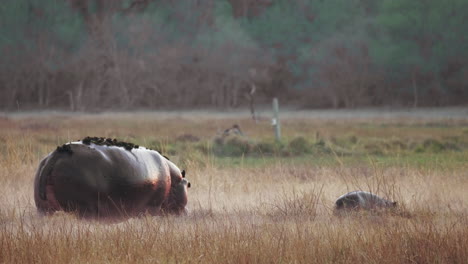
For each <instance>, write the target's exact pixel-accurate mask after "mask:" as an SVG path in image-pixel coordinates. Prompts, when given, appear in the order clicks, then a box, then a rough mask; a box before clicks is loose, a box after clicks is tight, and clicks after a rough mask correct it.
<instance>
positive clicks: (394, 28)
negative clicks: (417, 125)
mask: <svg viewBox="0 0 468 264" xmlns="http://www.w3.org/2000/svg"><path fill="white" fill-rule="evenodd" d="M467 14H468V2H467V1H463V0H449V1H443V2H441V1H437V0H421V1H404V0H385V1H382V2H381V7H380V14H379V16H378V18H377V23H378V27H379V28H380V29H381V32H380V33H381V34H380V35H379V36H380V38H379V39H378V40H379V43H374V45H373V53H372V54H373V56H374V57H375V58H376V59H377V61H378V62H380V63H382V64H383V65H385V67H387V69H389V70H390V69H392V70H393V69H397V70H398V71H399V72H402V74H403V75H406V76H408V75H409V76H408V78H409V79H410V80H411V85H412V90H413V99H414V100H413V106H414V107H416V106H418V103H419V98H420V96H421V95H424V94H425V93H427V90H428V88H429V86H430V84H431V83H432V84H433V88H434V89H435V90H437V92H438V93H439V95H440V93H443V91H444V87H443V82H442V79H441V77H442V76H441V72H442V69H443V68H444V67H445V66H446V65H447V64H448V63H450V61H453V60H457V57H458V58H460V56H462V58H463V59H462V60H463V61H464V62H463V63H462V64H463V65H464V66H463V67H466V66H467V65H466V62H467V60H466V59H467V57H466V54H467V52H466V50H467V49H468V39H467V35H466V27H465V25H466V23H467V22H468V21H467V19H468V16H467ZM463 67H459V68H460V69H459V70H461V68H463ZM433 99H436V98H433Z"/></svg>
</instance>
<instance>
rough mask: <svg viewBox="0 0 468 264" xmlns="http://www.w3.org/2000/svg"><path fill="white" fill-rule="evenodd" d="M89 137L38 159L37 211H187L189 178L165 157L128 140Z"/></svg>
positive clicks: (119, 213) (97, 214) (118, 213)
mask: <svg viewBox="0 0 468 264" xmlns="http://www.w3.org/2000/svg"><path fill="white" fill-rule="evenodd" d="M87 139H89V138H86V139H83V141H77V142H71V143H68V144H65V145H63V146H61V147H58V148H57V150H55V151H53V152H52V153H50V154H49V155H48V156H47V157H45V158H44V159H43V160H42V161H41V163H40V164H39V168H38V170H37V173H36V176H35V180H34V200H35V203H36V207H37V209H38V211H39V212H40V213H53V212H55V211H60V210H63V211H76V212H77V213H78V214H79V215H80V216H82V217H97V218H100V217H103V218H107V217H124V218H125V217H130V216H134V215H139V214H143V213H149V214H152V215H157V214H160V213H163V212H164V213H175V214H180V213H184V212H185V210H186V209H185V206H186V205H187V188H189V187H190V183H189V182H188V181H187V180H186V179H185V178H184V177H185V172H184V171H180V169H179V168H178V167H177V166H176V165H174V164H173V163H172V162H171V161H169V160H168V159H167V158H166V157H164V156H162V155H161V154H160V153H158V152H157V151H154V150H149V149H146V148H143V147H139V146H136V145H133V144H131V143H125V144H127V145H123V144H120V143H122V142H117V141H115V140H114V141H111V140H110V139H107V140H108V141H107V143H106V141H105V140H106V139H103V138H92V139H98V140H87ZM103 140H104V141H103ZM109 140H110V141H109ZM103 142H104V143H105V144H103ZM115 143H117V144H115Z"/></svg>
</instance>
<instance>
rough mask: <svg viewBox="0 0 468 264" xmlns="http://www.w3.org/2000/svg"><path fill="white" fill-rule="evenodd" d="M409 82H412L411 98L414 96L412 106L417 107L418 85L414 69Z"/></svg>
mask: <svg viewBox="0 0 468 264" xmlns="http://www.w3.org/2000/svg"><path fill="white" fill-rule="evenodd" d="M411 82H412V84H413V98H414V101H413V107H414V108H417V107H418V86H417V84H416V74H415V72H414V71H413V72H412V74H411Z"/></svg>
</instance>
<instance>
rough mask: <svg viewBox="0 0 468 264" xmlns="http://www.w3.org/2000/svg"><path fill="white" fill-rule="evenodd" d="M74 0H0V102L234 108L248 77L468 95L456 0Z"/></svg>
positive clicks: (309, 92) (439, 96) (342, 99)
mask: <svg viewBox="0 0 468 264" xmlns="http://www.w3.org/2000/svg"><path fill="white" fill-rule="evenodd" d="M71 2H75V1H61V0H44V1H30V0H5V1H3V2H2V5H1V6H0V28H1V34H0V53H1V57H2V61H1V62H0V105H1V106H2V107H5V108H10V109H13V108H15V107H16V108H18V105H20V106H22V105H30V106H31V107H39V108H45V107H55V108H66V109H71V110H72V111H74V110H76V109H78V110H89V109H92V108H113V107H127V108H155V107H179V106H184V107H190V106H195V105H196V106H212V105H216V106H221V107H226V106H227V107H236V106H237V105H239V104H246V102H245V93H246V92H245V91H244V90H245V89H248V87H249V84H250V82H255V83H256V84H257V87H258V91H257V94H256V96H258V97H261V100H259V101H263V102H269V101H270V100H271V97H273V96H278V95H279V96H281V97H282V98H281V100H282V102H284V103H295V104H297V103H300V104H305V105H307V106H314V107H317V106H320V107H323V106H324V107H329V106H333V107H357V106H367V105H381V104H393V103H395V104H400V105H401V104H403V105H408V104H412V105H414V106H418V105H420V104H426V105H446V104H457V103H464V102H466V101H467V99H468V79H467V78H466V73H467V71H468V52H467V51H468V37H467V34H466V25H467V23H468V18H467V16H466V14H467V13H468V1H465V0H448V1H437V0H424V1H406V0H383V1H377V2H376V1H368V0H365V1H364V0H330V1H322V0H306V1H299V0H296V1H287V0H274V1H258V2H257V1H251V5H246V6H245V7H243V8H245V9H249V10H245V14H244V15H240V16H239V15H235V14H234V13H235V11H234V7H233V6H232V3H235V2H233V1H227V0H217V1H149V2H150V3H149V4H148V5H146V6H144V7H142V8H139V9H135V10H131V11H129V12H126V11H122V10H126V9H128V8H129V7H130V6H131V2H135V1H101V2H102V3H104V2H108V3H105V4H104V8H105V10H104V12H102V14H101V13H100V12H99V10H97V9H98V8H97V4H96V3H98V1H94V0H89V1H81V2H82V3H87V5H88V7H89V10H88V11H89V13H90V16H89V17H86V16H85V15H83V14H82V12H81V11H80V9H79V8H77V7H76V6H73V5H72V4H71ZM78 2H79V1H78ZM260 2H262V3H263V2H265V3H263V4H262V3H260ZM266 2H268V3H266ZM252 72H255V74H253V73H252ZM259 73H260V74H259ZM254 75H255V76H254ZM26 77H27V78H26ZM193 87H196V88H197V91H198V92H193V91H192V90H194V89H192V88H193ZM205 87H208V88H205ZM293 88H296V89H293ZM242 89H244V90H242ZM95 91H98V92H97V93H94V92H95ZM231 91H233V92H231ZM298 94H300V95H303V96H301V97H300V98H301V99H300V100H299V101H298V100H297V98H298V97H297V96H296V95H298ZM346 147H347V146H346ZM267 148H268V147H267Z"/></svg>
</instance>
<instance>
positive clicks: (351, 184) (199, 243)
mask: <svg viewBox="0 0 468 264" xmlns="http://www.w3.org/2000/svg"><path fill="white" fill-rule="evenodd" d="M460 111H465V114H460V115H458V116H455V117H453V116H451V115H450V114H449V115H443V114H439V115H427V116H425V115H424V111H421V113H422V114H421V115H419V114H418V115H403V114H401V113H398V114H390V115H383V114H382V115H380V114H362V113H359V112H356V113H354V114H353V113H346V114H344V113H343V112H340V114H338V115H333V114H330V115H328V114H319V115H317V114H314V113H313V112H311V113H305V112H302V113H301V114H298V115H295V114H294V113H287V114H284V116H283V119H282V128H283V130H282V132H283V143H281V144H275V143H274V142H273V133H272V128H271V125H270V123H269V120H267V119H265V120H262V121H260V122H259V123H257V124H256V123H254V122H253V121H252V120H250V119H249V117H248V114H246V113H229V114H219V113H218V114H215V113H204V112H192V113H188V112H185V113H133V114H130V113H120V114H116V113H114V114H112V113H110V114H105V113H103V114H81V115H79V114H66V113H49V114H33V113H30V114H4V115H0V168H1V170H0V181H1V184H0V193H1V196H0V262H2V263H467V261H468V162H467V161H468V118H466V117H464V116H468V115H466V110H465V109H462V110H460ZM435 113H437V112H435ZM234 123H236V124H239V125H240V127H241V128H242V130H243V132H244V134H245V135H246V137H244V138H241V139H236V140H230V141H226V142H224V143H220V144H217V143H215V142H216V140H214V139H215V137H216V135H217V133H220V132H221V131H223V130H224V129H225V128H228V127H230V126H232V125H233V124H234ZM85 136H103V137H112V138H118V139H121V140H125V141H130V142H134V143H137V144H139V145H142V146H148V147H151V148H154V149H159V150H161V152H163V153H164V154H166V155H167V156H169V158H171V160H173V161H175V163H176V164H178V165H179V167H180V168H181V169H186V170H187V178H188V179H189V180H190V182H191V183H192V188H191V189H189V204H188V207H189V211H190V212H189V214H188V215H187V216H182V217H175V216H156V217H153V216H143V217H139V218H132V219H129V220H126V221H120V222H112V223H108V222H107V223H105V222H98V221H90V220H83V219H79V218H77V217H76V216H75V215H73V214H66V213H56V214H54V215H52V216H46V217H42V216H39V215H38V214H37V213H36V208H35V205H34V199H33V177H34V173H35V170H36V169H37V166H38V164H39V161H40V160H41V158H42V157H44V156H45V155H47V153H49V152H51V151H53V150H54V149H55V148H56V147H57V146H58V145H61V144H63V143H65V142H68V141H71V140H77V139H80V138H84V137H85ZM293 142H295V143H293ZM239 146H240V147H239ZM239 150H241V151H240V152H239ZM356 189H362V190H366V191H372V192H374V193H377V194H379V195H380V196H383V197H386V198H388V199H391V200H395V201H398V203H399V208H398V209H397V210H394V211H388V212H382V211H378V212H359V213H353V214H350V215H345V216H336V215H334V214H333V205H334V200H335V199H336V198H337V197H338V196H340V195H341V194H344V193H346V192H348V191H352V190H356Z"/></svg>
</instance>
